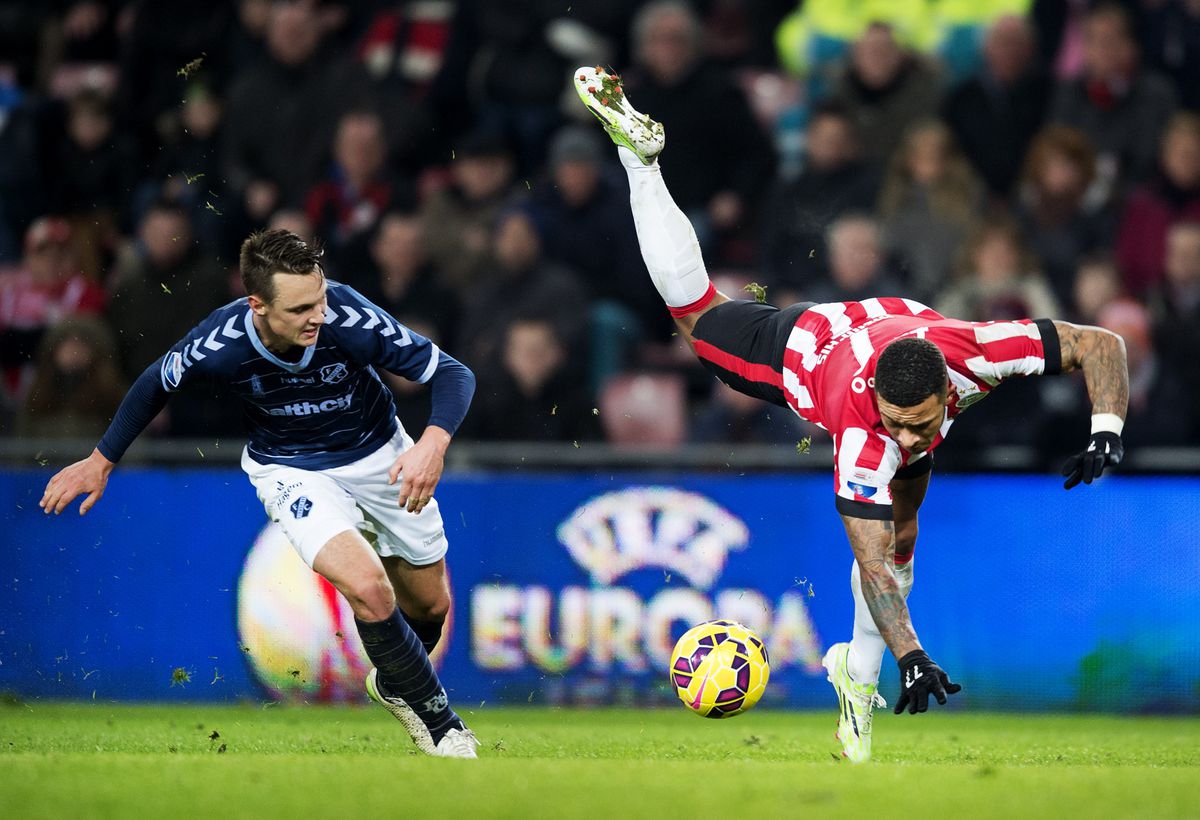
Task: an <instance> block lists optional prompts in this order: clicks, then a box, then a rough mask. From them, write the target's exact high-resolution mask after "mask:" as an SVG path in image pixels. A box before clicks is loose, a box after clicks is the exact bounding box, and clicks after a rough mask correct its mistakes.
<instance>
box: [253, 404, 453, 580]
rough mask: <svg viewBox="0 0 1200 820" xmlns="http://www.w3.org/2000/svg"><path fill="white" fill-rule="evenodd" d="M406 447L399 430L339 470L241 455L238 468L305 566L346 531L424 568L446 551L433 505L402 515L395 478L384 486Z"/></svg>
mask: <svg viewBox="0 0 1200 820" xmlns="http://www.w3.org/2000/svg"><path fill="white" fill-rule="evenodd" d="M412 446H413V440H412V439H411V438H410V437H409V436H408V434H407V433H405V432H404V428H403V427H400V428H398V429H397V430H396V434H395V435H394V436H392V439H391V441H389V442H388V443H387V444H385V445H383V446H382V447H380V448H379V449H378V450H376V451H375V452H373V453H371V454H370V455H369V456H365V457H363V458H360V459H359V460H358V461H354V462H351V463H350V464H346V465H344V466H342V467H331V468H329V469H326V470H301V469H298V468H296V467H288V466H286V465H283V464H259V463H258V462H257V461H255V460H254V459H252V458H250V456H249V454H248V453H247V452H246V451H245V450H242V469H243V470H244V471H245V473H246V475H247V476H249V477H250V483H251V484H253V485H254V489H255V490H257V491H258V499H259V500H260V501H261V502H262V503H263V507H264V508H266V511H267V515H268V516H269V517H270V519H271V520H272V521H274V522H276V523H277V524H279V526H280V527H282V528H283V531H284V532H285V533H287V537H288V540H289V541H291V542H292V546H293V547H295V549H296V552H298V553H300V557H301V558H303V559H304V562H305V563H306V564H308V565H309V566H310V567H311V566H312V565H313V561H315V560H316V558H317V553H318V552H320V551H321V547H323V546H325V544H327V543H328V542H329V540H330V539H331V538H333V537H334V536H335V535H338V534H340V533H343V532H345V531H346V530H358V531H359V532H361V533H362V535H363V537H364V538H366V539H367V541H368V543H370V544H371V545H372V546H373V547H374V548H375V551H376V552H377V553H379V555H380V556H382V557H385V558H386V557H391V556H398V557H400V558H403V559H404V560H405V561H408V562H409V563H410V564H415V565H417V566H424V565H426V564H432V563H434V562H435V561H438V560H440V559H441V558H442V557H443V556H444V555H445V554H446V547H447V544H446V533H445V531H444V530H443V527H442V514H441V512H440V511H439V510H438V503H437V500H436V499H434V500H432V501H430V502H429V503H428V504H427V505H426V506H425V508H424V509H423V510H421V511H420V512H418V513H410V512H406V511H405V510H404V509H403V508H401V507H400V504H399V497H400V481H397V482H396V483H395V484H388V470H389V469H391V466H392V464H393V463H395V461H396V458H397V457H398V456H399V455H400V454H401V453H403V452H404V451H405V450H407V449H408V448H409V447H412Z"/></svg>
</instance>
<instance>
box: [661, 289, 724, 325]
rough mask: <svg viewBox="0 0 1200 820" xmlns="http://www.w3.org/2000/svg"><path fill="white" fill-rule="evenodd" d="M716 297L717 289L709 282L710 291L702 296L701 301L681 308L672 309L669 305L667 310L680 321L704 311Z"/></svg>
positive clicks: (698, 300)
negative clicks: (689, 315)
mask: <svg viewBox="0 0 1200 820" xmlns="http://www.w3.org/2000/svg"><path fill="white" fill-rule="evenodd" d="M716 296H717V288H716V286H715V285H713V283H712V282H709V283H708V290H706V291H704V295H703V296H701V297H700V298H699V299H697V300H696V301H694V302H691V303H690V304H686V305H683V306H681V307H671V306H670V305H667V310H669V311H670V312H671V315H672V316H674V317H675V318H676V319H680V318H683V317H684V316H687V315H688V314H691V313H695V312H697V311H700V310H704V309H705V308H706V307H708V305H709V303H710V302H712V300H713V299H715V298H716Z"/></svg>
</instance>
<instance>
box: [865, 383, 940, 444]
mask: <svg viewBox="0 0 1200 820" xmlns="http://www.w3.org/2000/svg"><path fill="white" fill-rule="evenodd" d="M875 400H876V401H877V402H878V403H879V417H880V418H881V419H882V420H883V428H884V429H885V430H887V432H888V435H889V436H891V437H892V438H893V439H894V440H895V441H896V443H897V444H899V445H900V446H901V447H902V448H903V449H905V450H907V451H908V452H910V453H923V452H925V451H926V450H928V449H929V446H930V445H931V444H933V439H934V438H935V437H936V436H937V434H938V430H940V429H942V421H943V420H944V419H945V414H946V402H947V401H948V397H947V396H939V395H938V394H936V393H934V394H933V395H931V396H930V397H929V398H927V399H925V401H923V402H921V403H920V404H918V405H915V406H913V407H897V406H896V405H894V404H890V403H889V402H886V401H884V400H883V398H882V397H881V396H880V395H879V394H878V393H876V394H875Z"/></svg>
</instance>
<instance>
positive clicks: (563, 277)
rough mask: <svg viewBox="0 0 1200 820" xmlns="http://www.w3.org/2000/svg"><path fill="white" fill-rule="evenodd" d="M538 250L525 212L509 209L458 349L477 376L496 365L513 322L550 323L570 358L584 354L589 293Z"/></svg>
mask: <svg viewBox="0 0 1200 820" xmlns="http://www.w3.org/2000/svg"><path fill="white" fill-rule="evenodd" d="M542 247H543V243H542V238H541V233H540V226H539V225H538V224H537V223H536V222H535V221H534V213H533V212H532V211H531V210H530V209H529V208H524V207H513V208H509V209H508V210H507V211H505V212H504V213H503V214H502V215H501V216H500V217H499V218H498V220H497V222H496V228H495V231H494V232H493V236H492V247H491V261H490V262H489V263H488V265H487V266H486V268H485V269H486V271H487V277H486V278H485V279H483V280H481V281H480V282H479V284H477V285H476V286H475V287H474V288H473V289H472V290H471V292H470V295H469V297H468V299H467V301H466V303H465V312H464V316H463V322H462V327H461V328H459V337H458V342H457V345H456V349H457V350H461V351H462V357H463V361H464V363H466V364H468V365H470V366H471V367H472V368H473V369H475V370H476V372H482V371H483V370H485V369H486V368H487V367H488V366H490V364H491V363H494V362H495V361H497V357H498V356H499V355H500V353H501V350H500V349H499V348H500V344H501V340H502V339H503V338H504V332H505V329H506V328H507V327H508V325H509V324H510V323H511V322H512V321H513V320H514V319H515V317H517V316H530V315H536V316H540V317H542V318H543V319H546V320H547V321H550V322H552V323H553V324H554V329H555V333H556V335H557V336H558V338H559V339H560V340H561V341H562V342H563V344H564V345H565V346H566V349H567V351H568V352H569V354H571V355H573V356H576V355H579V354H580V352H581V351H582V341H583V338H582V334H583V333H584V332H585V331H586V329H587V303H588V296H589V294H588V291H587V288H586V286H585V285H584V283H583V282H582V281H581V280H580V279H579V277H578V275H576V274H575V272H574V271H572V270H570V269H569V268H565V267H563V266H562V265H559V264H556V263H554V262H551V261H549V260H547V259H546V258H545V255H544V254H543V252H542Z"/></svg>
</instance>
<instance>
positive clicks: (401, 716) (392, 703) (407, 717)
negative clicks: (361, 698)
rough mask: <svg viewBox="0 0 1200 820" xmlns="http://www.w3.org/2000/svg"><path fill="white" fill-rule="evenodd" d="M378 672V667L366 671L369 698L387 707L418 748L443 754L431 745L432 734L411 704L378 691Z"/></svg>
mask: <svg viewBox="0 0 1200 820" xmlns="http://www.w3.org/2000/svg"><path fill="white" fill-rule="evenodd" d="M378 674H379V670H378V669H372V670H371V671H370V672H368V673H367V694H368V695H370V696H371V700H373V701H375V702H376V703H378V704H379V705H380V706H382V707H383V708H384V709H387V710H388V711H389V712H391V714H392V717H394V718H395V719H396V720H398V721H400V724H401V725H402V726H404V730H405V731H406V732H408V736H409V737H411V738H412V741H413V743H415V744H416V746H417V748H418V749H420V750H421V751H422V752H424V753H425V754H427V755H434V756H438V757H443V756H445V755H442V754H440V753H439V752H438V749H437V747H436V746H434V745H433V736H432V735H430V734H429V727H427V726H426V725H425V721H423V720H421V718H420V717H418V715H417V713H416V712H414V711H413V710H412V707H411V706H409V705H408V704H407V703H405V702H404V701H403V700H401V699H400V698H394V697H390V696H387V695H384V694H383V693H382V692H380V691H379V681H378V679H377V678H378Z"/></svg>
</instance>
